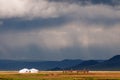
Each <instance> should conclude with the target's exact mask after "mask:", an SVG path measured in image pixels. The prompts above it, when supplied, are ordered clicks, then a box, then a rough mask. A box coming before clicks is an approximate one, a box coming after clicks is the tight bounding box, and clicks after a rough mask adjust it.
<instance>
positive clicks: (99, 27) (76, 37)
mask: <svg viewBox="0 0 120 80" xmlns="http://www.w3.org/2000/svg"><path fill="white" fill-rule="evenodd" d="M71 1H72V0H71ZM76 1H77V0H76ZM113 2H116V3H117V5H114V6H113V5H106V4H92V3H90V2H88V3H87V2H86V3H87V4H86V5H83V4H82V3H81V4H78V2H74V1H73V3H72V2H71V3H69V2H64V1H61V2H56V1H54V0H53V1H47V0H9V1H8V0H0V59H32V60H36V59H37V60H62V59H107V58H110V57H112V56H114V55H118V54H120V5H119V4H118V3H120V1H119V0H113ZM79 3H80V2H79ZM108 3H109V1H108Z"/></svg>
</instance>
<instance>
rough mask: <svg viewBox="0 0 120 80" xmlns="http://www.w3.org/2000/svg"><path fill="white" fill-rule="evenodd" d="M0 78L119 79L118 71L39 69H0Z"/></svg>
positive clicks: (56, 79)
mask: <svg viewBox="0 0 120 80" xmlns="http://www.w3.org/2000/svg"><path fill="white" fill-rule="evenodd" d="M0 80H120V71H89V72H88V73H83V72H79V73H77V72H76V71H73V72H69V71H68V72H66V73H63V71H40V72H39V73H34V74H32V73H24V74H20V73H18V71H0Z"/></svg>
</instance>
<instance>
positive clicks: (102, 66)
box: [89, 55, 120, 70]
mask: <svg viewBox="0 0 120 80" xmlns="http://www.w3.org/2000/svg"><path fill="white" fill-rule="evenodd" d="M89 69H91V70H120V55H116V56H114V57H112V58H110V59H108V60H106V61H104V62H102V63H99V64H96V65H93V66H90V67H89Z"/></svg>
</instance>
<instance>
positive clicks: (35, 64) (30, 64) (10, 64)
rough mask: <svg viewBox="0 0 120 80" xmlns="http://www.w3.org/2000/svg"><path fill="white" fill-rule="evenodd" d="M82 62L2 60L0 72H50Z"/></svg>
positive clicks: (0, 61)
mask: <svg viewBox="0 0 120 80" xmlns="http://www.w3.org/2000/svg"><path fill="white" fill-rule="evenodd" d="M81 62H82V60H63V61H15V60H0V70H19V69H22V68H37V69H39V70H49V69H52V68H55V67H60V68H66V67H71V66H74V65H78V64H79V63H81Z"/></svg>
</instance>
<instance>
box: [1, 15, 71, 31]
mask: <svg viewBox="0 0 120 80" xmlns="http://www.w3.org/2000/svg"><path fill="white" fill-rule="evenodd" d="M1 21H3V22H4V24H2V25H1V27H0V32H6V31H29V30H36V29H42V28H51V27H56V26H57V25H61V26H62V25H63V24H65V23H67V22H68V21H70V20H68V19H67V18H66V17H58V18H47V19H43V18H39V19H34V20H21V19H4V20H1Z"/></svg>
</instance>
